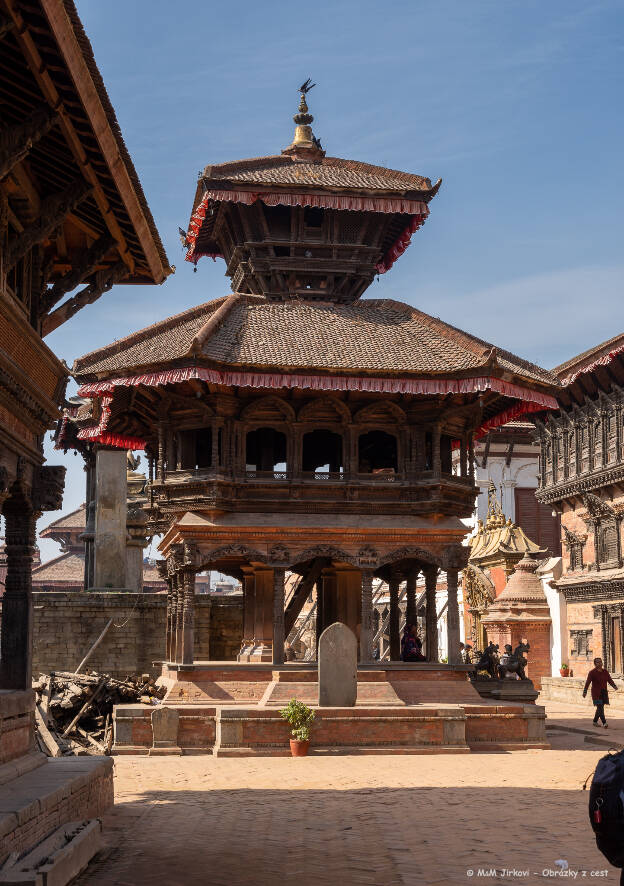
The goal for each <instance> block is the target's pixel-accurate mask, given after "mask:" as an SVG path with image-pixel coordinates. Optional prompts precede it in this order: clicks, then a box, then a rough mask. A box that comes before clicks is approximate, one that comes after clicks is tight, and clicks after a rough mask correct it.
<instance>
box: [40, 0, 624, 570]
mask: <svg viewBox="0 0 624 886" xmlns="http://www.w3.org/2000/svg"><path fill="white" fill-rule="evenodd" d="M77 5H78V10H79V12H80V15H81V17H82V20H83V23H84V26H85V29H86V31H87V34H88V35H89V37H90V39H91V42H92V44H93V48H94V52H95V57H96V60H97V63H98V65H99V68H100V71H101V72H102V75H103V77H104V81H105V83H106V86H107V88H108V92H109V95H110V97H111V100H112V102H113V105H114V107H115V109H116V111H117V116H118V119H119V122H120V124H121V128H122V131H123V134H124V138H125V140H126V143H127V145H128V148H129V150H130V153H131V155H132V157H133V160H134V163H135V166H136V168H137V170H138V173H139V176H140V178H141V181H142V183H143V187H144V190H145V193H146V195H147V199H148V202H149V204H150V207H151V209H152V212H153V214H154V217H155V220H156V224H157V226H158V229H159V231H160V234H161V237H162V239H163V242H164V244H165V248H166V250H167V253H168V256H169V260H170V262H171V263H172V264H175V265H176V267H177V272H176V274H175V275H174V276H173V277H171V278H169V280H168V281H167V282H166V283H165V284H164V285H163V286H160V287H123V286H119V287H116V289H114V290H113V291H112V292H111V293H108V294H107V295H106V296H104V297H103V298H102V299H100V301H98V302H97V303H96V304H95V305H93V306H90V307H87V308H85V309H84V310H83V311H82V312H81V313H80V314H78V315H77V316H76V317H75V318H74V319H73V320H71V321H70V322H69V323H67V324H65V326H63V327H61V328H60V329H59V330H57V331H56V332H55V333H53V334H52V335H50V336H49V337H48V339H47V341H48V343H49V344H50V346H51V347H52V348H53V349H54V350H55V351H56V352H57V353H58V354H59V356H61V357H63V358H64V359H66V360H67V362H68V363H69V364H70V365H71V363H72V362H73V360H74V358H75V357H76V356H79V355H80V354H83V353H85V352H86V351H89V350H92V349H93V348H97V347H99V346H101V345H104V344H107V343H108V342H110V341H113V340H114V339H116V338H120V337H122V336H124V335H127V334H128V333H129V332H132V331H133V330H135V329H139V328H141V327H143V326H146V325H148V324H150V323H153V322H155V321H156V320H158V319H160V318H162V317H166V316H168V315H170V314H172V313H176V312H178V311H181V310H184V309H185V308H187V307H190V306H192V305H195V304H198V303H200V302H202V301H207V300H209V299H212V298H217V297H219V296H221V295H223V294H224V293H226V292H227V291H228V281H227V279H226V278H225V277H224V266H223V263H222V262H221V263H216V264H213V263H212V262H210V261H209V260H207V259H203V260H202V261H201V262H200V263H199V265H198V271H197V273H196V274H194V273H193V269H192V267H191V266H190V265H189V264H188V263H187V262H184V260H183V252H182V249H181V246H180V242H179V239H178V234H177V230H178V225H180V226H181V227H183V228H186V225H187V222H188V217H189V213H190V208H191V203H192V200H193V195H194V191H195V183H196V178H197V173H198V171H199V170H200V169H202V168H203V167H204V166H205V165H207V164H209V163H219V162H223V161H226V160H233V159H239V158H242V157H250V156H262V155H266V154H272V153H279V151H280V150H281V149H282V148H283V147H285V146H286V145H287V144H289V142H290V141H291V139H292V131H293V123H292V114H293V113H295V111H296V106H297V102H298V95H297V92H296V87H297V86H298V85H299V83H301V82H302V81H303V80H305V79H306V77H308V76H311V77H312V78H313V79H314V80H315V81H316V83H317V86H316V88H315V89H314V90H313V92H312V93H311V94H310V97H309V99H310V100H309V104H310V109H311V111H312V113H313V114H314V115H315V122H314V124H313V128H314V132H315V134H316V135H317V136H318V137H320V138H321V140H322V142H323V147H324V148H325V149H326V151H327V153H328V154H330V155H333V156H338V157H349V158H355V159H359V160H364V161H367V162H370V163H378V164H381V165H384V166H390V167H393V168H396V169H402V170H405V171H409V172H415V173H418V174H421V175H426V176H428V177H429V178H431V179H432V180H436V179H437V178H439V177H441V178H442V179H443V185H442V189H441V190H440V192H439V194H438V196H437V197H436V198H435V200H434V201H433V203H432V204H431V207H430V208H431V215H430V217H429V219H428V221H427V224H426V225H425V226H424V227H423V228H422V229H421V230H420V231H419V232H418V233H417V234H416V235H415V236H414V238H413V241H412V246H411V247H410V249H409V250H408V251H407V253H406V254H405V255H404V256H403V257H402V258H401V259H400V260H399V261H398V262H397V264H396V265H395V267H394V268H393V269H392V271H391V272H390V273H388V274H387V275H385V276H384V277H382V278H381V279H380V281H379V282H378V283H374V284H373V286H371V288H370V290H369V292H368V295H370V296H371V297H375V298H396V299H399V300H402V301H406V302H409V303H410V304H413V305H416V306H417V307H418V308H420V309H421V310H424V311H426V312H428V313H430V314H434V315H436V316H440V317H442V318H443V319H444V320H446V321H448V322H451V323H453V324H454V325H457V326H460V327H462V328H464V329H466V330H467V331H469V332H472V333H476V334H478V335H480V336H481V337H483V338H485V339H487V340H489V341H491V342H493V343H494V344H496V345H498V346H500V347H506V348H509V349H510V350H512V351H514V352H515V353H517V354H520V355H521V356H523V357H526V358H529V359H531V360H533V361H535V362H537V363H540V364H542V365H544V366H548V367H551V366H554V365H556V364H557V363H560V362H562V361H563V360H566V359H568V358H569V357H571V356H573V355H574V354H576V353H578V352H580V351H582V350H585V349H586V348H588V347H591V346H592V345H594V344H597V343H598V342H600V341H602V340H604V339H606V338H609V337H610V336H612V335H615V334H616V333H618V332H621V331H622V328H623V327H624V322H623V317H622V314H623V312H622V306H621V305H622V302H621V293H622V290H623V283H624V257H623V255H622V238H623V234H624V210H623V202H624V201H623V194H624V188H623V184H624V163H623V161H622V157H623V156H624V117H623V113H622V95H623V94H624V82H623V81H624V2H622V0H605V2H588V0H547V2H545V0H541V2H534V0H521V2H518V0H470V2H466V0H432V2H419V0H411V2H402V0H397V2H395V3H393V4H388V5H386V4H381V3H380V2H369V0H362V2H353V0H347V2H345V0H342V2H339V3H330V2H327V0H318V2H317V3H315V4H314V5H313V6H312V5H307V4H295V3H292V2H291V3H283V2H271V0H265V2H263V3H257V2H255V3H251V2H248V0H239V2H238V3H231V4H218V5H217V4H214V3H208V2H205V3H201V2H197V0H187V2H185V3H183V4H178V5H173V4H171V2H170V0H149V2H148V0H132V2H127V0H126V2H123V3H122V2H120V0H107V2H106V3H102V2H101V0H77ZM48 457H49V461H50V462H51V463H57V464H58V463H59V462H61V461H63V460H64V459H63V456H62V454H61V455H59V454H58V453H53V452H50V451H48ZM65 461H66V463H67V464H68V467H69V471H68V484H67V492H66V497H65V510H68V509H70V508H73V507H76V506H77V505H78V504H79V503H80V501H81V500H82V498H83V495H84V488H83V480H84V475H83V472H82V470H81V464H80V463H79V459H78V458H73V457H72V456H71V455H68V456H67V458H66V459H65ZM56 516H57V515H50V519H53V518H55V517H56ZM47 522H49V519H46V520H45V521H41V525H43V524H44V523H47ZM55 551H56V547H55V545H54V544H53V543H49V542H47V543H44V544H43V548H42V554H43V557H44V559H45V558H47V557H49V556H52V555H53V554H54V553H55Z"/></svg>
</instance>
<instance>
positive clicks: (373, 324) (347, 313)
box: [74, 295, 558, 385]
mask: <svg viewBox="0 0 624 886" xmlns="http://www.w3.org/2000/svg"><path fill="white" fill-rule="evenodd" d="M221 305H223V300H217V301H213V302H208V303H207V304H204V305H200V306H199V307H198V308H193V309H192V310H191V311H186V312H184V313H183V314H178V315H177V317H174V318H169V319H168V320H164V321H163V322H161V323H156V324H154V325H153V326H151V327H148V328H147V329H143V330H141V331H140V332H137V333H135V334H134V335H131V336H128V338H126V339H124V340H122V341H120V342H116V343H115V344H114V345H112V346H109V347H107V348H102V349H101V350H99V351H94V352H92V353H91V354H87V355H86V356H85V357H81V358H79V359H78V360H77V361H76V363H75V364H74V372H75V374H76V376H77V377H78V378H79V379H81V380H87V377H88V376H89V375H91V374H94V373H98V374H109V375H114V374H116V373H119V372H123V371H127V370H131V369H132V370H134V369H139V368H143V367H148V366H149V367H155V366H159V367H162V366H167V365H170V364H171V361H174V360H178V361H179V360H180V358H183V357H185V356H189V357H190V354H191V347H192V343H193V339H194V338H195V336H196V335H197V334H198V333H199V332H200V330H201V327H202V325H203V324H204V323H206V322H207V321H208V320H209V318H210V317H211V315H212V314H213V312H214V311H215V310H216V309H217V308H219V307H220V306H221ZM216 320H217V317H215V321H216ZM218 320H219V322H215V323H214V326H213V327H212V328H210V332H209V334H208V335H206V336H205V339H204V340H203V343H202V346H201V351H200V352H199V353H198V354H197V357H198V358H201V357H203V358H204V359H205V361H206V362H207V363H214V364H219V365H225V366H228V367H238V368H240V367H257V368H262V369H268V368H273V369H285V370H301V369H318V370H326V371H327V370H334V371H336V370H337V371H342V372H345V371H347V372H348V371H369V372H381V373H398V372H400V373H402V374H410V375H415V376H416V375H425V376H426V375H435V374H440V373H446V374H449V373H451V374H452V373H455V372H462V371H471V370H476V369H479V368H481V369H483V368H485V367H486V366H488V365H494V364H493V362H492V361H495V365H498V366H499V367H500V368H502V369H503V370H507V371H509V372H511V373H513V374H515V375H519V376H523V377H525V378H529V379H532V380H534V381H538V382H543V383H546V384H549V385H552V384H555V385H556V384H558V381H557V379H556V378H555V376H554V375H553V374H552V373H550V372H548V371H547V370H545V369H541V368H540V367H538V366H535V365H534V364H532V363H529V362H527V361H525V360H522V359H521V358H520V357H516V356H514V355H513V354H510V353H509V352H508V351H504V350H498V349H496V350H495V351H493V350H492V345H491V344H489V343H488V342H485V341H483V340H481V339H479V338H476V337H475V336H472V335H469V334H468V333H466V332H462V331H461V330H459V329H456V328H455V327H453V326H450V325H448V324H446V323H443V322H442V321H441V320H438V319H437V318H435V317H431V316H429V315H428V314H424V313H423V312H422V311H419V310H417V309H416V308H413V307H411V306H410V305H406V304H403V303H401V302H396V301H391V300H380V299H366V300H359V301H356V302H354V303H353V304H349V305H340V304H329V303H321V302H303V301H296V300H293V301H288V302H273V301H268V300H267V299H265V298H263V297H262V296H254V295H239V296H236V297H235V298H234V299H233V300H232V301H231V303H230V305H229V306H228V309H227V310H225V311H223V312H222V313H221V316H220V317H219V318H218ZM199 337H200V339H203V336H202V335H201V334H200V336H199ZM488 361H489V363H488Z"/></svg>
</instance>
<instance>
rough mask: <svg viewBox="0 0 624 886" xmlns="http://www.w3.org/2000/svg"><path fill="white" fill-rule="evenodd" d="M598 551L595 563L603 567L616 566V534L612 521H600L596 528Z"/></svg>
mask: <svg viewBox="0 0 624 886" xmlns="http://www.w3.org/2000/svg"><path fill="white" fill-rule="evenodd" d="M597 535H598V550H597V557H596V559H597V562H598V563H599V564H600V565H601V566H603V565H606V564H614V565H617V562H618V532H617V526H616V523H615V521H614V520H602V521H601V522H600V524H599V526H598V532H597Z"/></svg>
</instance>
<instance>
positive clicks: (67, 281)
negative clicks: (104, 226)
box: [39, 234, 115, 316]
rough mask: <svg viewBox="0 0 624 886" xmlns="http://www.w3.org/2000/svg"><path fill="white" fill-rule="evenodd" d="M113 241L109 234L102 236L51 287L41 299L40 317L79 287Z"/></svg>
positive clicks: (111, 245)
mask: <svg viewBox="0 0 624 886" xmlns="http://www.w3.org/2000/svg"><path fill="white" fill-rule="evenodd" d="M114 245H115V241H114V240H113V238H112V237H111V235H110V234H104V235H103V236H102V237H100V238H99V240H96V241H95V243H93V244H92V246H91V247H90V248H89V249H88V250H87V251H86V252H85V253H84V255H83V257H82V260H81V261H80V263H79V264H77V265H76V266H75V267H73V268H72V269H71V271H69V273H68V274H65V276H64V277H61V279H60V280H59V281H58V282H57V283H55V284H54V286H52V288H51V289H48V291H47V292H46V293H45V294H44V296H43V298H42V299H41V308H40V311H39V314H40V316H43V314H47V313H48V312H49V311H51V310H52V308H53V307H54V306H55V305H56V304H58V302H59V301H60V300H61V299H62V298H63V296H64V295H66V294H67V293H68V292H71V290H72V289H75V288H76V286H79V285H80V283H82V281H83V280H84V279H85V277H88V276H89V275H90V274H92V273H93V272H94V270H95V269H96V267H97V266H98V265H99V264H100V263H101V261H102V259H103V258H104V256H105V255H106V253H107V252H108V251H109V250H110V249H112V248H113V246H114Z"/></svg>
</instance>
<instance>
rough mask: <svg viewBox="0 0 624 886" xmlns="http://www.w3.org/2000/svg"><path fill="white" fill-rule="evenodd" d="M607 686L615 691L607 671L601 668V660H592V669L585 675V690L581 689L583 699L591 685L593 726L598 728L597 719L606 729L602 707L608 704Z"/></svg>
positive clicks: (615, 687)
mask: <svg viewBox="0 0 624 886" xmlns="http://www.w3.org/2000/svg"><path fill="white" fill-rule="evenodd" d="M607 684H610V685H611V686H612V687H613V688H614V689H615V690H616V691H617V686H616V685H615V683H614V682H613V680H612V679H611V674H610V673H609V671H608V670H607V669H606V668H604V667H603V666H602V659H601V658H595V659H594V667H593V668H592V669H591V671H590V672H589V674H588V675H587V680H586V682H585V688H584V689H583V698H585V696H586V695H587V689H588V687H589V686H590V685H591V694H592V700H593V702H594V704H595V705H596V713H595V714H594V721H593V722H594V726H598V718H600V719H601V720H602V725H603V726H604V728H605V729H606V728H607V721H606V720H605V714H604V706H605V705H606V704H609V691H608V689H607Z"/></svg>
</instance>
